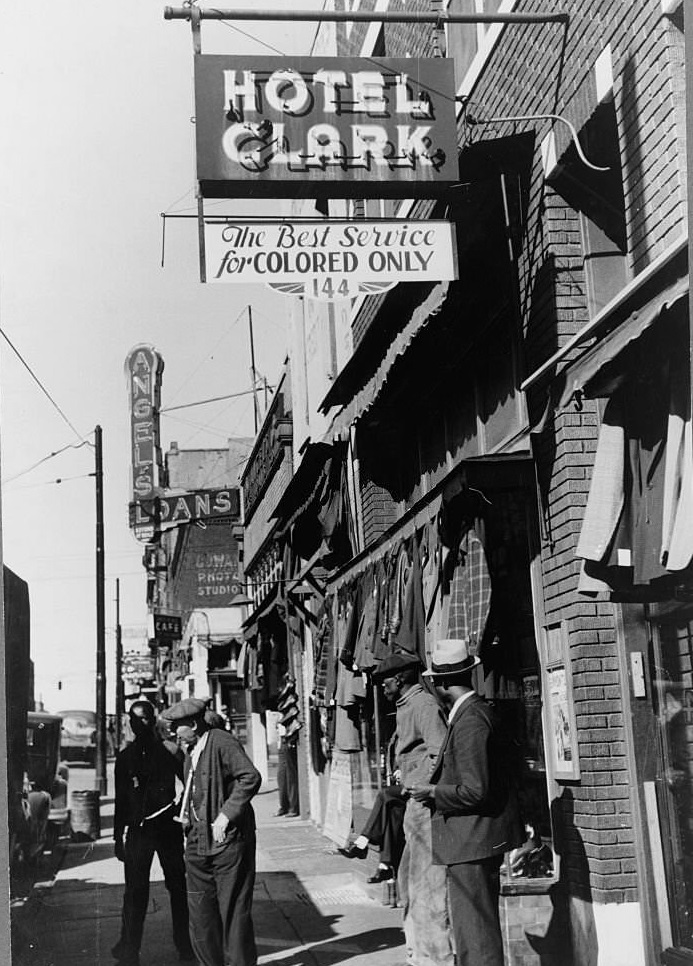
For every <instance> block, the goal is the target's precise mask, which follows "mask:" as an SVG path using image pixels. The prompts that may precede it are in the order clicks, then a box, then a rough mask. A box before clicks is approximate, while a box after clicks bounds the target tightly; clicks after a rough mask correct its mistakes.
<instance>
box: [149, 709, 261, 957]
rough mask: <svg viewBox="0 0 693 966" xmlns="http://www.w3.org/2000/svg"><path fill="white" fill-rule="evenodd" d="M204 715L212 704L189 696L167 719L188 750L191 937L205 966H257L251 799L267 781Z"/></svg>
mask: <svg viewBox="0 0 693 966" xmlns="http://www.w3.org/2000/svg"><path fill="white" fill-rule="evenodd" d="M205 710H206V702H204V701H201V700H199V699H197V698H187V699H186V700H184V701H180V702H179V703H178V704H174V705H173V706H172V707H171V708H168V709H167V710H166V711H164V713H163V714H162V718H164V719H165V720H167V721H169V722H170V723H171V730H172V731H174V732H175V735H176V739H177V740H178V742H179V743H180V744H181V745H182V746H183V747H184V748H185V749H186V751H187V752H188V754H187V755H186V761H185V790H184V793H183V800H182V804H181V810H180V820H181V821H182V823H183V825H184V826H185V828H186V829H187V840H186V846H185V868H186V873H187V880H188V906H189V911H190V938H191V940H192V945H193V949H194V951H195V955H196V957H197V960H198V962H199V963H200V966H225V964H228V963H233V964H234V966H256V964H257V951H256V948H255V933H254V929H253V921H252V918H251V906H252V901H253V886H254V884H255V814H254V812H253V807H252V805H251V804H250V801H251V799H252V798H253V796H254V795H255V794H256V792H257V790H258V789H259V787H260V783H261V777H260V773H259V772H258V771H257V769H256V768H255V766H254V765H253V763H252V762H251V760H250V759H249V758H248V756H247V755H246V753H245V752H244V750H243V748H242V747H241V744H240V742H239V741H238V739H237V738H235V737H234V736H233V735H232V734H230V733H229V732H228V731H222V730H221V729H219V728H210V727H209V725H208V724H207V721H206V720H205Z"/></svg>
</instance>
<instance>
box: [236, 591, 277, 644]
mask: <svg viewBox="0 0 693 966" xmlns="http://www.w3.org/2000/svg"><path fill="white" fill-rule="evenodd" d="M278 606H280V601H279V584H278V583H275V584H273V586H272V588H271V589H270V590H269V591H268V593H267V595H266V596H265V597H263V598H262V600H261V602H260V603H259V604H258V606H257V607H256V608H255V610H254V611H253V612H252V613H251V614H249V615H248V617H246V619H245V620H244V621H243V625H242V626H243V637H244V638H245V640H246V641H249V640H250V638H251V637H255V635H256V634H257V632H258V621H260V620H262V619H263V618H265V617H267V616H268V615H269V614H270V613H271V612H272V611H273V610H274V609H275V608H276V607H278ZM282 616H283V615H282Z"/></svg>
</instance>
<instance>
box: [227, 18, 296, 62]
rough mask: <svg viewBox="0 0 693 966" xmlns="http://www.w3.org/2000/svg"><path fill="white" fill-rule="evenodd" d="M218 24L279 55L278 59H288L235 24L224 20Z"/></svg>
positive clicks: (275, 48) (281, 51) (270, 45)
mask: <svg viewBox="0 0 693 966" xmlns="http://www.w3.org/2000/svg"><path fill="white" fill-rule="evenodd" d="M209 9H210V10H214V9H215V8H214V7H210V8H209ZM219 12H220V11H219V10H217V13H219ZM218 22H219V23H222V24H223V25H224V26H225V27H229V28H230V29H231V30H235V31H236V33H239V34H242V35H243V36H244V37H247V39H248V40H253V41H254V42H255V43H256V44H260V45H261V46H262V47H266V48H267V49H268V50H272V51H274V53H275V54H279V56H280V57H288V54H286V53H285V52H284V51H283V50H279V49H278V48H277V47H273V46H272V44H268V43H266V42H265V41H264V40H260V38H259V37H256V36H255V35H254V34H251V33H248V31H247V30H241V28H240V27H237V26H236V25H235V24H232V23H228V21H226V20H219V21H218Z"/></svg>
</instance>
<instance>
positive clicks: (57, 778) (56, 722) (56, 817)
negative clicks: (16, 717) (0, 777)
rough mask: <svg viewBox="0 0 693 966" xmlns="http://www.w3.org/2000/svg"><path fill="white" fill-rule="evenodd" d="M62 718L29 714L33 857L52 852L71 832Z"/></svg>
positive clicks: (28, 758) (42, 714)
mask: <svg viewBox="0 0 693 966" xmlns="http://www.w3.org/2000/svg"><path fill="white" fill-rule="evenodd" d="M62 723H63V722H62V718H61V717H60V716H59V715H55V714H45V713H44V712H39V711H30V712H29V713H28V715H27V729H26V735H27V737H26V745H27V801H28V805H29V813H30V824H31V836H30V837H31V849H30V851H31V852H32V853H39V852H40V851H42V850H43V849H45V848H51V847H52V846H53V844H54V843H55V841H56V839H57V838H58V836H59V835H60V833H61V832H65V831H66V830H67V829H68V828H69V819H70V809H69V807H68V794H67V790H68V783H69V775H70V770H69V768H68V766H67V765H66V764H65V763H64V762H61V760H60V750H61V737H62V735H61V726H62Z"/></svg>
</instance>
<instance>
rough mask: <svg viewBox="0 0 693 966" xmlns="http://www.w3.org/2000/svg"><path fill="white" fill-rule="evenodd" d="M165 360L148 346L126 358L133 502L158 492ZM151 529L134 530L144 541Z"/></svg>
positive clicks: (149, 527)
mask: <svg viewBox="0 0 693 966" xmlns="http://www.w3.org/2000/svg"><path fill="white" fill-rule="evenodd" d="M163 371H164V360H163V359H162V358H161V356H160V355H159V353H158V352H157V351H156V349H155V348H154V346H151V345H144V344H143V345H136V346H134V347H133V348H132V349H131V350H130V352H129V353H128V355H127V358H126V360H125V372H126V376H127V380H128V398H129V406H130V452H131V462H132V496H133V501H140V500H151V499H153V498H154V496H156V495H157V493H158V488H159V477H160V471H161V465H162V464H161V446H160V438H159V407H160V404H161V403H160V398H161V377H162V373H163ZM153 532H154V530H153V527H151V526H149V525H147V526H141V527H137V526H136V527H135V528H134V533H135V536H136V537H137V539H138V540H142V541H143V542H145V543H146V542H147V541H148V540H150V539H151V537H152V536H153Z"/></svg>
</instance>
